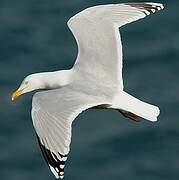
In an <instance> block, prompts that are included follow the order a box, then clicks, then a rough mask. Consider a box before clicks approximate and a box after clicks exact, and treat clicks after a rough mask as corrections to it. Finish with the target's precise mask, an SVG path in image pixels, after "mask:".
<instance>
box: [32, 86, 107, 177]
mask: <svg viewBox="0 0 179 180" xmlns="http://www.w3.org/2000/svg"><path fill="white" fill-rule="evenodd" d="M103 103H104V104H105V102H102V101H101V99H100V98H99V97H94V96H90V95H87V94H85V93H82V92H79V91H75V89H73V88H70V87H64V88H61V89H57V90H50V91H42V92H39V93H36V94H35V95H34V97H33V101H32V119H33V125H34V127H35V130H36V133H37V138H38V142H39V145H40V148H41V150H42V153H43V155H44V158H45V160H46V161H47V163H48V165H49V167H50V169H51V171H52V172H53V174H54V175H55V176H56V178H59V177H60V178H63V177H64V166H65V161H66V159H67V155H68V153H69V150H70V142H71V126H72V122H73V120H74V119H75V118H76V117H77V116H78V115H79V114H80V113H81V112H82V111H84V110H86V109H88V108H91V107H93V106H97V105H99V104H103Z"/></svg>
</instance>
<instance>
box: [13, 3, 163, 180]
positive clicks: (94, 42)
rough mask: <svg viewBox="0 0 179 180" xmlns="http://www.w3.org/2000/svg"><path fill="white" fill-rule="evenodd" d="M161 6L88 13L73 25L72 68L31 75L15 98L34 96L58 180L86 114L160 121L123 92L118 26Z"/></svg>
mask: <svg viewBox="0 0 179 180" xmlns="http://www.w3.org/2000/svg"><path fill="white" fill-rule="evenodd" d="M163 8H164V6H163V5H162V4H159V3H124V4H109V5H99V6H94V7H90V8H87V9H85V10H83V11H81V12H79V13H78V14H76V15H75V16H73V17H72V18H70V20H69V21H68V27H69V28H70V30H71V31H72V33H73V35H74V37H75V39H76V42H77V44H78V51H79V52H78V56H77V59H76V62H75V64H74V66H73V68H72V69H70V70H62V71H55V72H43V73H36V74H31V75H29V76H27V77H26V78H25V79H24V80H23V81H22V84H21V85H20V87H19V89H18V90H17V91H15V92H14V93H13V95H12V100H15V99H16V98H17V97H18V96H20V95H22V94H24V93H27V92H30V91H33V90H42V91H40V92H37V93H35V95H34V96H33V100H32V120H33V125H34V128H35V130H36V133H37V138H38V142H39V145H40V148H41V150H42V153H43V156H44V158H45V160H46V162H47V163H48V165H49V168H50V169H51V171H52V172H53V174H54V175H55V177H56V178H61V179H62V178H64V167H65V161H66V160H67V155H68V153H69V151H70V142H71V131H72V129H71V127H72V123H73V121H74V119H75V118H76V117H77V116H78V115H79V114H80V113H81V112H82V111H84V110H86V109H89V108H92V107H96V108H109V109H115V110H118V111H119V112H121V113H122V114H123V115H124V116H125V117H128V118H130V119H132V120H134V121H138V119H139V118H144V119H146V120H149V121H156V120H157V117H158V115H159V113H160V110H159V108H158V107H156V106H154V105H151V104H148V103H145V102H142V101H140V100H138V99H136V98H135V97H133V96H131V95H129V94H128V93H126V92H125V91H124V90H123V79H122V44H121V37H120V33H119V30H118V29H119V27H122V26H123V25H125V24H128V23H131V22H133V21H137V20H139V19H142V18H144V17H146V16H147V15H149V14H152V13H154V12H156V11H159V10H161V9H163Z"/></svg>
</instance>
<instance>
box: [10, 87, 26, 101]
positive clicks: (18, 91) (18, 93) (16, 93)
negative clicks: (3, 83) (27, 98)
mask: <svg viewBox="0 0 179 180" xmlns="http://www.w3.org/2000/svg"><path fill="white" fill-rule="evenodd" d="M23 90H24V89H19V90H17V91H15V92H14V93H13V94H12V97H11V99H12V101H14V100H16V99H17V98H18V97H19V96H20V95H22V94H23Z"/></svg>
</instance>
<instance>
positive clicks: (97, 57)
mask: <svg viewBox="0 0 179 180" xmlns="http://www.w3.org/2000/svg"><path fill="white" fill-rule="evenodd" d="M161 9H163V5H162V4H159V3H125V4H111V5H99V6H94V7H90V8H87V9H85V10H84V11H82V12H80V13H78V14H76V15H75V16H73V17H72V18H70V20H69V21H68V26H69V28H70V29H71V31H72V33H73V35H74V36H75V39H76V41H77V44H78V50H79V53H78V57H77V60H76V63H75V66H74V68H76V69H78V72H79V73H80V72H81V71H85V72H86V74H89V75H90V77H94V78H95V79H99V80H100V81H105V83H108V82H109V83H110V85H112V83H113V85H114V84H115V85H118V88H119V89H123V81H122V44H121V37H120V33H119V32H118V28H119V27H121V26H123V25H125V24H127V23H131V22H133V21H136V20H139V19H141V18H144V17H146V16H147V15H149V14H152V13H154V12H156V11H158V10H161Z"/></svg>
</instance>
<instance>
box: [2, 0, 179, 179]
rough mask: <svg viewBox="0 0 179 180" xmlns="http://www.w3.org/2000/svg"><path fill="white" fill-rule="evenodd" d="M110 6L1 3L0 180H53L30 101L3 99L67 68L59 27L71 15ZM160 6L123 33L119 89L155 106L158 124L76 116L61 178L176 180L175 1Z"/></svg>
mask: <svg viewBox="0 0 179 180" xmlns="http://www.w3.org/2000/svg"><path fill="white" fill-rule="evenodd" d="M117 2H118V3H119V2H121V1H120V0H118V1H112V0H108V1H104V0H103V1H102V0H101V1H99V0H98V1H95V0H71V1H70V0H66V1H65V0H63V1H62V0H13V1H11V0H0V179H2V180H24V179H25V180H31V179H34V180H39V179H43V180H47V179H48V180H49V179H54V177H53V175H52V174H51V172H50V171H49V169H48V167H47V166H46V164H45V162H44V159H43V158H42V155H41V152H40V149H39V147H38V144H37V143H36V137H35V133H34V129H33V126H32V123H31V117H30V110H31V96H32V95H26V96H24V97H22V98H20V99H19V101H17V102H16V103H12V102H11V101H10V94H11V92H12V91H13V90H14V89H15V88H17V86H18V85H19V84H20V82H21V80H22V79H23V78H24V77H25V76H26V75H28V74H31V73H34V72H40V71H54V70H58V69H66V68H70V67H71V66H72V64H73V63H74V60H75V57H76V54H77V47H76V44H75V40H74V38H73V36H72V34H71V32H70V31H69V29H68V28H67V25H66V22H67V20H68V19H69V18H70V17H71V16H72V15H74V14H75V13H77V12H78V11H80V10H82V9H84V8H86V7H88V6H92V5H97V4H105V3H117ZM123 2H126V1H125V0H123ZM132 2H133V0H132ZM138 2H139V1H138ZM161 2H163V3H165V6H166V9H165V11H162V12H159V13H157V14H155V15H152V16H150V17H148V18H146V19H144V20H143V21H140V22H137V23H133V24H131V25H128V26H125V27H124V28H122V37H123V38H122V39H123V41H124V42H125V43H124V55H125V57H124V83H125V89H126V90H127V91H128V92H129V93H131V94H133V95H135V96H137V97H139V98H140V99H142V100H145V101H147V102H151V103H153V104H156V105H158V106H159V107H160V108H161V115H160V117H159V121H158V122H157V123H150V122H147V121H145V120H143V121H142V122H141V123H137V124H136V123H133V122H131V121H129V120H127V119H125V118H124V117H122V116H121V115H120V114H119V113H117V112H114V111H110V110H88V111H86V112H85V113H83V114H81V115H80V116H79V117H78V118H77V120H76V121H75V123H74V124H73V139H72V140H73V141H72V146H71V153H70V155H69V160H68V162H67V167H66V179H68V180H70V179H73V180H75V179H78V180H84V179H85V180H91V179H93V180H98V179H103V180H108V179H112V180H119V179H120V180H144V179H145V180H165V179H166V180H178V179H179V155H178V154H179V117H178V116H179V110H178V109H179V106H178V105H179V83H178V79H179V70H178V69H179V59H178V57H179V30H178V29H179V20H178V19H179V9H178V8H179V2H178V1H177V0H170V1H166V2H165V1H163V0H161Z"/></svg>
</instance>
